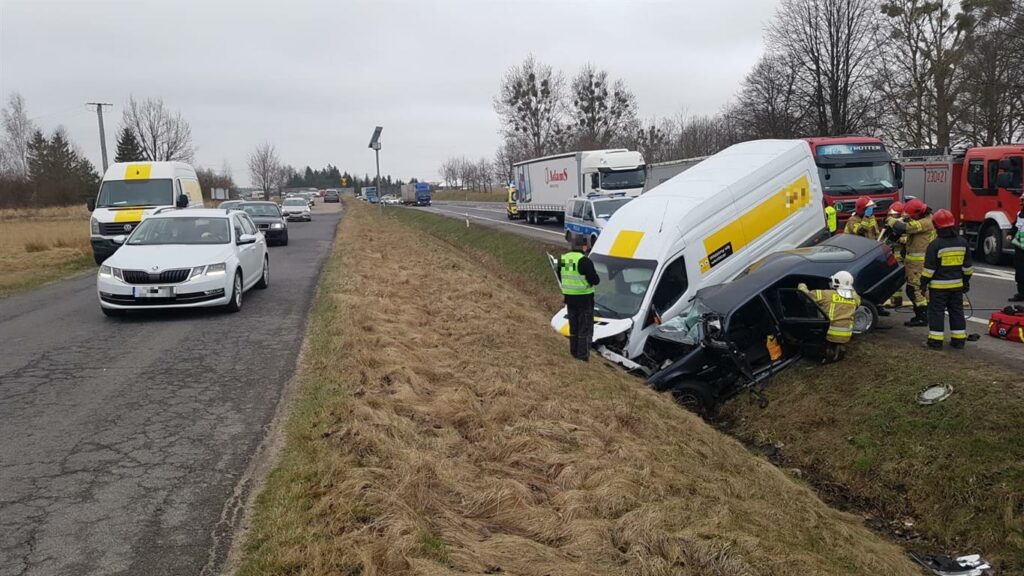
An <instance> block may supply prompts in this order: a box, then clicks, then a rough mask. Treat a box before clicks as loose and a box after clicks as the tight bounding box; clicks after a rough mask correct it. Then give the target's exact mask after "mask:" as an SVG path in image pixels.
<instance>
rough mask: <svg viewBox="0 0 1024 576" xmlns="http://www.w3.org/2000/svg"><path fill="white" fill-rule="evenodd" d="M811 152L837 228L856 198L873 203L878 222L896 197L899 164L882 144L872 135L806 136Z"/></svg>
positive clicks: (850, 214)
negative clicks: (865, 197) (832, 209)
mask: <svg viewBox="0 0 1024 576" xmlns="http://www.w3.org/2000/svg"><path fill="white" fill-rule="evenodd" d="M805 140H806V141H807V143H808V144H810V146H811V152H812V153H813V154H814V162H815V164H817V165H818V175H819V176H820V177H821V186H822V192H823V193H824V196H825V202H826V203H827V204H829V205H831V206H832V207H834V208H835V209H836V216H837V217H838V220H839V230H840V231H842V229H843V226H845V225H846V221H847V220H849V219H850V216H852V215H853V209H854V206H855V205H856V203H857V198H860V197H861V196H867V197H869V198H871V199H872V200H874V202H875V219H876V220H878V221H879V222H881V221H882V220H883V219H884V218H885V215H886V213H887V212H888V211H889V206H890V205H891V204H892V203H893V202H895V201H897V200H899V198H900V188H901V187H902V182H901V179H902V171H901V168H900V165H899V164H897V163H896V162H894V161H893V158H892V156H891V155H890V154H889V151H888V150H886V149H885V144H882V141H881V140H879V139H878V138H873V137H871V136H828V137H820V138H805Z"/></svg>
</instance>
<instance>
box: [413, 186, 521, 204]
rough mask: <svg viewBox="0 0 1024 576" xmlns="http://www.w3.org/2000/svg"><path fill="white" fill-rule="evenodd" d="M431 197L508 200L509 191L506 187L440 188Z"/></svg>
mask: <svg viewBox="0 0 1024 576" xmlns="http://www.w3.org/2000/svg"><path fill="white" fill-rule="evenodd" d="M431 198H432V199H434V200H469V201H470V202H506V201H508V193H507V192H506V190H505V189H504V188H494V189H493V190H491V191H489V192H472V191H469V190H438V191H436V192H434V193H433V195H432V196H431Z"/></svg>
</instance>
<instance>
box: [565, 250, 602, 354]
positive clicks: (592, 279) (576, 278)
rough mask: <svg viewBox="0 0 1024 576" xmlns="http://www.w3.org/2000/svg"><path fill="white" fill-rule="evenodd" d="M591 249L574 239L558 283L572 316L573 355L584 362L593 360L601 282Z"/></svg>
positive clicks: (570, 341) (570, 345)
mask: <svg viewBox="0 0 1024 576" xmlns="http://www.w3.org/2000/svg"><path fill="white" fill-rule="evenodd" d="M588 248H589V246H588V245H587V238H586V237H584V236H573V240H572V250H570V251H569V252H566V253H565V254H562V256H561V257H560V258H559V259H558V282H559V284H560V285H561V287H562V295H563V296H564V298H565V308H566V311H567V312H568V315H569V352H570V353H571V354H572V357H573V358H576V359H577V360H582V361H584V362H586V361H588V360H589V358H590V343H591V340H592V338H593V336H594V286H597V285H598V284H599V283H600V282H601V279H600V277H598V275H597V271H596V270H594V263H593V262H591V261H590V258H587V255H586V252H587V250H588Z"/></svg>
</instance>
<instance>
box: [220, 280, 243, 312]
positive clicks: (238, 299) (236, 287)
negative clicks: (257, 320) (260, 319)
mask: <svg viewBox="0 0 1024 576" xmlns="http://www.w3.org/2000/svg"><path fill="white" fill-rule="evenodd" d="M241 309H242V271H241V270H236V271H235V281H234V282H232V283H231V300H228V303H227V304H225V305H224V310H225V311H227V312H238V311H239V310H241Z"/></svg>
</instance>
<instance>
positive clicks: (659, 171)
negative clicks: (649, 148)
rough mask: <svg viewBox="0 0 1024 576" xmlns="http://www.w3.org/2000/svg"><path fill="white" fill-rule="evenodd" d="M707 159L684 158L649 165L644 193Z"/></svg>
mask: <svg viewBox="0 0 1024 576" xmlns="http://www.w3.org/2000/svg"><path fill="white" fill-rule="evenodd" d="M705 159H707V156H698V157H696V158H684V159H682V160H669V161H668V162H656V163H654V164H648V165H647V178H646V180H644V192H647V191H648V190H650V189H651V188H654V187H655V186H658V185H659V184H663V183H665V182H667V181H669V180H671V179H672V178H673V177H674V176H676V175H678V174H680V173H682V172H684V171H686V170H688V169H690V168H693V167H694V166H696V165H697V164H700V163H701V162H702V161H704V160H705Z"/></svg>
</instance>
